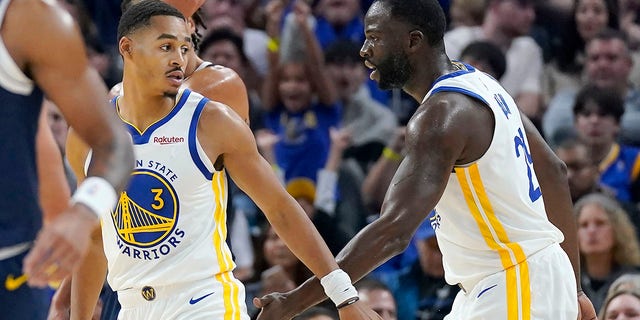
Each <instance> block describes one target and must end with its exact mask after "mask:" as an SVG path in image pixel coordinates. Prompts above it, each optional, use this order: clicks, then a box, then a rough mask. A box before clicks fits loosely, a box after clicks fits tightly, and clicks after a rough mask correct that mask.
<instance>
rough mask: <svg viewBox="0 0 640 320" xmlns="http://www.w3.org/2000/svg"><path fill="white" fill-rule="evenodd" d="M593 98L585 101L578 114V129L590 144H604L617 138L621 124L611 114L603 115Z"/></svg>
mask: <svg viewBox="0 0 640 320" xmlns="http://www.w3.org/2000/svg"><path fill="white" fill-rule="evenodd" d="M600 108H602V106H599V105H597V104H596V103H595V102H594V101H593V100H588V101H586V103H585V107H584V110H583V111H582V112H581V113H578V114H577V115H576V120H575V121H576V130H577V131H578V134H579V135H580V137H581V138H582V139H583V140H584V141H585V142H586V143H587V144H589V145H602V144H607V143H611V142H613V141H615V140H616V137H617V136H618V132H619V131H620V126H619V124H618V122H616V120H615V118H614V117H613V116H611V115H603V114H602V112H601V110H600Z"/></svg>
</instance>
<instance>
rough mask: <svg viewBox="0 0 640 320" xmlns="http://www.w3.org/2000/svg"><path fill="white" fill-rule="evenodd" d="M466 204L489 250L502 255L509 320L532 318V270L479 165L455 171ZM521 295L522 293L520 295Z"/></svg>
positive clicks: (528, 319)
mask: <svg viewBox="0 0 640 320" xmlns="http://www.w3.org/2000/svg"><path fill="white" fill-rule="evenodd" d="M455 173H456V176H457V178H458V182H459V183H460V187H461V189H462V193H463V194H464V199H465V202H466V203H467V206H468V207H469V211H470V212H471V215H472V216H473V219H474V220H475V221H476V224H477V225H478V229H479V230H480V234H482V238H483V239H484V241H485V243H486V244H487V246H489V248H491V249H492V250H495V251H496V252H497V253H498V255H499V256H500V262H501V263H502V267H503V268H504V269H505V271H506V276H507V292H506V295H507V319H509V320H530V319H531V292H530V283H529V268H528V265H527V261H526V256H525V254H524V251H523V250H522V247H521V246H520V245H519V244H518V243H515V242H511V241H509V237H508V236H507V233H506V231H505V229H504V227H503V226H502V223H500V220H498V218H497V217H496V215H495V212H494V211H493V207H492V205H491V201H490V200H489V197H488V196H487V193H486V191H485V189H484V184H483V183H482V178H481V177H480V170H479V169H478V164H477V163H476V164H473V165H471V166H469V167H467V168H455ZM518 292H519V293H520V294H518Z"/></svg>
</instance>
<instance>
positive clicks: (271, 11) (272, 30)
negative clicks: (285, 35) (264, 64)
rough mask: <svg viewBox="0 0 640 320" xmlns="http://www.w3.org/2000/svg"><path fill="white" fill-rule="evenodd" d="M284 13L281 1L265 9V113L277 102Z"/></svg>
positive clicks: (273, 0) (276, 0) (274, 2)
mask: <svg viewBox="0 0 640 320" xmlns="http://www.w3.org/2000/svg"><path fill="white" fill-rule="evenodd" d="M283 11H284V3H283V0H271V1H269V3H267V5H266V7H265V13H266V17H267V22H266V31H267V35H269V42H268V44H267V59H268V61H269V72H267V74H266V76H265V77H264V82H263V83H262V90H261V91H262V97H261V98H262V108H264V110H265V111H271V110H273V109H274V108H275V107H276V104H277V103H278V100H279V98H278V97H279V94H278V79H279V75H280V70H278V69H279V68H280V61H278V59H279V53H280V48H279V42H280V24H281V22H282V15H283Z"/></svg>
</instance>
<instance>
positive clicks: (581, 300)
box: [578, 291, 598, 320]
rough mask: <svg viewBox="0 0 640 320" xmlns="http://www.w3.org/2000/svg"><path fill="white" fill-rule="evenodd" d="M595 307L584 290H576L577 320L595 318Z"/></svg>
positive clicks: (595, 319)
mask: <svg viewBox="0 0 640 320" xmlns="http://www.w3.org/2000/svg"><path fill="white" fill-rule="evenodd" d="M597 319H598V317H597V316H596V309H595V308H594V307H593V303H591V300H589V297H587V295H586V294H584V292H582V291H580V292H578V320H597Z"/></svg>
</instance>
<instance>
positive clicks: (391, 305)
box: [355, 278, 398, 320]
mask: <svg viewBox="0 0 640 320" xmlns="http://www.w3.org/2000/svg"><path fill="white" fill-rule="evenodd" d="M355 286H356V289H358V295H359V296H360V299H362V300H363V301H365V302H366V303H367V304H368V305H369V307H371V309H373V311H375V312H376V313H378V314H379V315H380V317H382V319H383V320H396V319H398V309H397V306H396V300H395V299H394V298H393V294H392V293H391V290H389V287H387V285H385V284H384V283H382V282H380V281H378V280H374V279H372V278H365V279H362V280H360V281H358V282H357V283H356V284H355Z"/></svg>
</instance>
